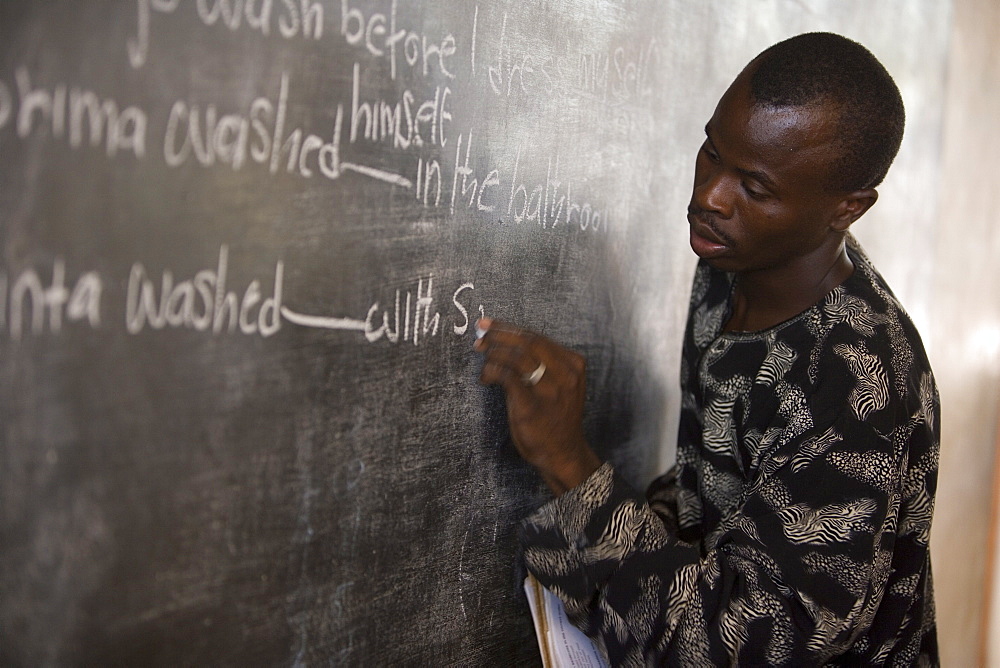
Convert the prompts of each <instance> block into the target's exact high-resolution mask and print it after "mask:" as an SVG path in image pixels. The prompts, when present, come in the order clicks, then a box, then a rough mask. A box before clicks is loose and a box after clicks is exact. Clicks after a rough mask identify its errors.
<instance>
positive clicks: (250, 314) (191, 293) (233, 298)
mask: <svg viewBox="0 0 1000 668" xmlns="http://www.w3.org/2000/svg"><path fill="white" fill-rule="evenodd" d="M228 265H229V248H228V247H227V246H222V247H221V248H220V249H219V262H218V266H217V269H216V270H215V271H213V270H211V269H205V270H202V271H199V272H197V273H196V274H195V275H194V277H193V278H191V279H185V280H182V281H179V282H177V283H175V282H174V276H173V272H171V271H170V270H169V269H168V270H164V271H163V272H162V274H161V278H160V281H159V284H160V289H159V293H157V286H156V282H155V281H154V280H152V279H150V278H149V276H148V274H147V271H146V268H145V267H144V266H143V265H142V264H141V263H139V262H136V263H135V264H133V265H132V270H131V271H130V272H129V278H128V289H127V294H126V306H125V326H126V329H127V330H128V332H129V333H130V334H138V333H139V332H141V331H142V330H143V329H144V328H145V327H147V326H148V327H150V328H151V329H154V330H158V329H164V328H168V327H169V328H187V329H195V330H198V331H211V332H213V333H215V334H219V333H221V332H235V331H236V328H237V327H239V331H240V332H241V333H243V334H259V335H260V336H262V337H269V336H272V335H274V334H276V333H277V332H278V330H280V329H281V318H280V313H281V297H282V295H281V291H282V279H283V275H284V263H282V262H281V261H279V262H278V263H277V264H276V265H275V269H274V282H273V284H272V285H273V288H272V293H271V296H269V297H266V298H264V299H263V300H262V299H261V297H262V296H263V295H262V293H261V284H260V281H258V280H256V279H254V280H252V281H251V282H250V284H249V285H248V286H247V287H246V290H244V291H243V296H242V298H241V297H239V296H238V295H237V293H236V292H235V291H227V289H226V278H227V272H228Z"/></svg>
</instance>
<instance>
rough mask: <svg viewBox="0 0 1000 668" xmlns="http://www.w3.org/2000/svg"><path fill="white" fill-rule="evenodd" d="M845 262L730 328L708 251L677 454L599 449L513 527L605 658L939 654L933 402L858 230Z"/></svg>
mask: <svg viewBox="0 0 1000 668" xmlns="http://www.w3.org/2000/svg"><path fill="white" fill-rule="evenodd" d="M849 254H850V257H851V259H852V260H853V262H854V265H855V271H854V273H853V275H852V276H851V277H850V278H849V279H848V280H847V281H845V282H844V283H843V284H842V285H841V286H839V287H838V288H837V289H835V290H834V291H833V292H832V293H830V294H829V295H828V296H827V297H826V299H825V300H824V301H822V302H821V303H820V304H818V305H817V306H815V307H813V308H810V309H808V310H807V311H805V312H803V313H802V314H800V315H799V316H797V317H795V318H793V319H791V320H789V321H787V322H784V323H782V324H780V325H777V326H775V327H773V328H771V329H768V330H765V331H761V332H754V333H723V331H722V328H723V325H724V324H725V322H726V320H727V318H728V315H729V300H730V295H731V292H732V287H733V280H734V279H733V277H732V276H731V275H727V274H725V273H722V272H718V271H715V270H713V269H711V268H710V267H709V266H708V265H707V264H704V263H702V264H700V265H699V267H698V270H697V273H696V276H695V280H694V287H693V291H692V299H691V310H690V313H689V320H688V327H687V333H686V335H685V341H684V355H683V363H682V371H681V381H682V382H681V385H682V388H681V389H682V401H683V404H682V413H681V425H680V433H679V441H678V448H677V465H676V466H675V467H674V468H673V469H672V470H671V472H670V473H668V474H667V475H665V476H663V477H661V478H659V479H657V480H656V481H654V482H653V484H652V485H651V486H650V488H649V490H648V491H647V494H646V496H645V497H643V496H642V495H640V494H637V493H636V492H635V491H634V490H633V488H631V487H630V486H629V485H628V483H627V482H625V481H624V480H623V479H622V478H621V477H620V476H619V474H618V473H617V472H616V471H615V470H614V469H613V467H612V466H611V465H610V464H605V465H604V466H603V467H602V468H601V469H600V470H598V471H597V472H596V473H595V474H594V475H593V476H591V477H590V479H588V480H587V481H586V482H585V483H583V484H582V485H580V486H579V487H577V488H575V489H573V490H570V491H569V492H567V493H566V494H564V495H563V496H561V497H559V498H558V499H555V500H553V501H552V502H550V503H548V504H546V505H545V506H543V507H542V508H541V509H539V510H538V511H537V512H536V513H534V514H533V515H532V516H531V517H529V518H528V519H527V520H526V521H525V522H524V525H523V527H522V541H523V543H524V557H525V562H526V565H527V567H528V569H529V570H530V571H531V572H532V573H533V574H534V575H535V577H537V578H538V580H539V581H540V582H541V583H542V584H543V585H545V586H546V587H548V588H549V589H550V590H551V591H552V592H553V593H555V594H556V595H558V596H559V597H560V598H561V599H562V600H563V602H564V603H565V605H566V609H567V612H568V613H569V615H570V618H571V619H572V620H573V621H574V623H575V624H577V625H578V626H579V627H580V628H582V629H583V630H584V631H585V632H586V633H587V634H588V635H590V636H591V637H593V638H594V639H595V640H596V641H597V644H598V645H599V646H600V647H601V648H602V649H603V651H604V652H605V653H606V655H607V656H608V658H609V659H610V661H611V663H612V665H649V664H655V665H660V664H669V665H678V666H710V665H733V664H739V665H795V666H800V665H823V664H833V665H837V664H846V665H907V666H909V665H921V664H923V665H936V664H937V661H938V658H937V640H936V632H935V623H934V603H933V593H932V586H931V569H930V553H929V550H928V538H929V532H930V525H931V515H932V512H933V507H934V491H935V485H936V479H937V463H938V441H939V428H940V427H939V402H938V396H937V390H936V387H935V384H934V378H933V375H932V374H931V369H930V365H929V364H928V361H927V358H926V355H925V354H924V350H923V346H922V344H921V342H920V337H919V335H918V334H917V331H916V330H915V329H914V327H913V325H912V323H911V322H910V320H909V318H908V317H907V316H906V314H905V313H904V312H903V310H902V308H901V307H900V305H899V303H898V302H897V301H896V299H895V297H894V296H893V295H892V293H891V292H890V291H889V288H888V287H887V286H886V284H885V282H884V281H883V279H882V278H881V276H880V275H879V274H878V273H877V272H876V271H875V269H874V268H873V267H872V265H871V264H870V262H869V261H868V260H867V258H866V257H865V256H864V254H863V253H862V252H861V250H860V248H859V247H858V246H857V244H856V242H855V241H854V240H853V239H851V240H850V243H849Z"/></svg>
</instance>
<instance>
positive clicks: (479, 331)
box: [476, 327, 486, 339]
mask: <svg viewBox="0 0 1000 668" xmlns="http://www.w3.org/2000/svg"><path fill="white" fill-rule="evenodd" d="M484 336H486V330H485V329H482V328H481V327H476V338H477V339H481V338H483V337H484Z"/></svg>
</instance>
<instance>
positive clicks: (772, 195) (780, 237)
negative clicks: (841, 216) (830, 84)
mask: <svg viewBox="0 0 1000 668" xmlns="http://www.w3.org/2000/svg"><path fill="white" fill-rule="evenodd" d="M749 78H750V72H749V68H748V70H747V71H744V72H743V73H742V74H740V76H739V77H737V79H736V81H734V82H733V85H732V86H730V88H729V90H727V91H726V93H725V95H723V96H722V99H721V100H720V101H719V105H718V106H717V107H716V109H715V114H714V115H713V116H712V118H711V120H709V122H708V125H706V126H705V132H706V140H705V143H704V144H703V145H702V147H701V149H700V150H699V152H698V159H697V162H696V163H695V177H694V191H693V192H692V195H691V203H690V205H689V207H688V221H689V222H690V224H691V248H692V249H693V250H694V252H695V253H697V254H698V256H699V257H702V258H704V259H706V260H708V261H709V264H711V265H712V266H714V267H716V268H718V269H722V270H725V271H734V272H751V271H757V270H768V269H786V268H789V267H793V266H794V265H795V263H796V262H799V261H801V260H802V259H803V258H805V257H806V256H808V255H809V254H810V253H811V252H813V251H815V250H817V249H818V248H820V246H821V245H823V244H824V243H828V242H830V239H831V234H833V231H832V230H831V227H830V225H831V223H832V222H833V214H834V212H835V211H836V209H837V204H838V203H839V202H840V201H841V200H842V198H843V193H840V194H838V193H835V192H832V191H831V190H830V189H829V188H828V187H827V183H828V176H829V169H830V165H831V164H832V162H833V160H835V159H836V158H837V156H838V153H837V151H836V148H835V147H834V145H833V139H834V137H835V120H836V117H835V115H834V113H832V112H831V111H830V110H829V108H827V107H824V106H812V107H800V108H786V109H769V108H767V107H763V106H754V105H753V104H752V100H751V97H750V86H749Z"/></svg>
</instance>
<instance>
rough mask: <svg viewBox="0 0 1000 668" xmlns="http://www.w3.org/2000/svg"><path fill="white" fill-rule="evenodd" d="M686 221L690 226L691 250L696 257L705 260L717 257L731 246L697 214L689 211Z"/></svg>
mask: <svg viewBox="0 0 1000 668" xmlns="http://www.w3.org/2000/svg"><path fill="white" fill-rule="evenodd" d="M688 223H689V224H690V227H691V250H693V251H694V252H695V254H696V255H697V256H698V257H700V258H703V259H706V260H707V259H710V258H714V257H718V256H720V255H722V254H723V253H725V252H726V251H728V250H729V249H730V248H731V246H732V245H731V244H730V242H729V241H728V240H726V239H724V238H723V237H722V236H721V235H720V234H719V233H718V232H716V231H715V230H714V229H713V228H712V226H711V225H708V224H707V223H705V222H704V220H702V218H700V217H699V216H698V215H697V214H695V213H690V212H689V213H688Z"/></svg>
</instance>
